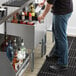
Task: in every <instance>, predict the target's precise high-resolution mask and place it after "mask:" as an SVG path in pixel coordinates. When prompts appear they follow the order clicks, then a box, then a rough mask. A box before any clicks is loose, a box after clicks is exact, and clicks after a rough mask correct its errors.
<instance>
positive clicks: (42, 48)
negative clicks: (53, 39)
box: [41, 39, 44, 57]
mask: <svg viewBox="0 0 76 76" xmlns="http://www.w3.org/2000/svg"><path fill="white" fill-rule="evenodd" d="M43 45H44V43H43V39H42V45H41V57H43V50H44V47H43Z"/></svg>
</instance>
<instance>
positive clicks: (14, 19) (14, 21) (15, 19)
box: [11, 15, 18, 23]
mask: <svg viewBox="0 0 76 76" xmlns="http://www.w3.org/2000/svg"><path fill="white" fill-rule="evenodd" d="M11 22H12V23H18V20H17V17H16V15H14V16H13V19H12V21H11Z"/></svg>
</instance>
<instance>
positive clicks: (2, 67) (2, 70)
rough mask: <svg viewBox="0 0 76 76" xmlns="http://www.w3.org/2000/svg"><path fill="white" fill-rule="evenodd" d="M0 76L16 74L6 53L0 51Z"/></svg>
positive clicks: (13, 75)
mask: <svg viewBox="0 0 76 76" xmlns="http://www.w3.org/2000/svg"><path fill="white" fill-rule="evenodd" d="M0 76H16V73H15V72H14V70H13V67H12V66H11V64H10V61H9V60H8V58H7V56H6V53H4V52H0Z"/></svg>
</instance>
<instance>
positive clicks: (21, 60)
mask: <svg viewBox="0 0 76 76" xmlns="http://www.w3.org/2000/svg"><path fill="white" fill-rule="evenodd" d="M17 58H18V61H19V62H18V64H19V68H20V67H21V65H22V64H23V59H24V57H23V54H22V51H21V49H20V48H18V54H17Z"/></svg>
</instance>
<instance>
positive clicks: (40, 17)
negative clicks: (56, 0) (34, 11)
mask: <svg viewBox="0 0 76 76" xmlns="http://www.w3.org/2000/svg"><path fill="white" fill-rule="evenodd" d="M42 20H44V16H43V15H40V16H39V17H38V21H39V22H40V23H41V21H42Z"/></svg>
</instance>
